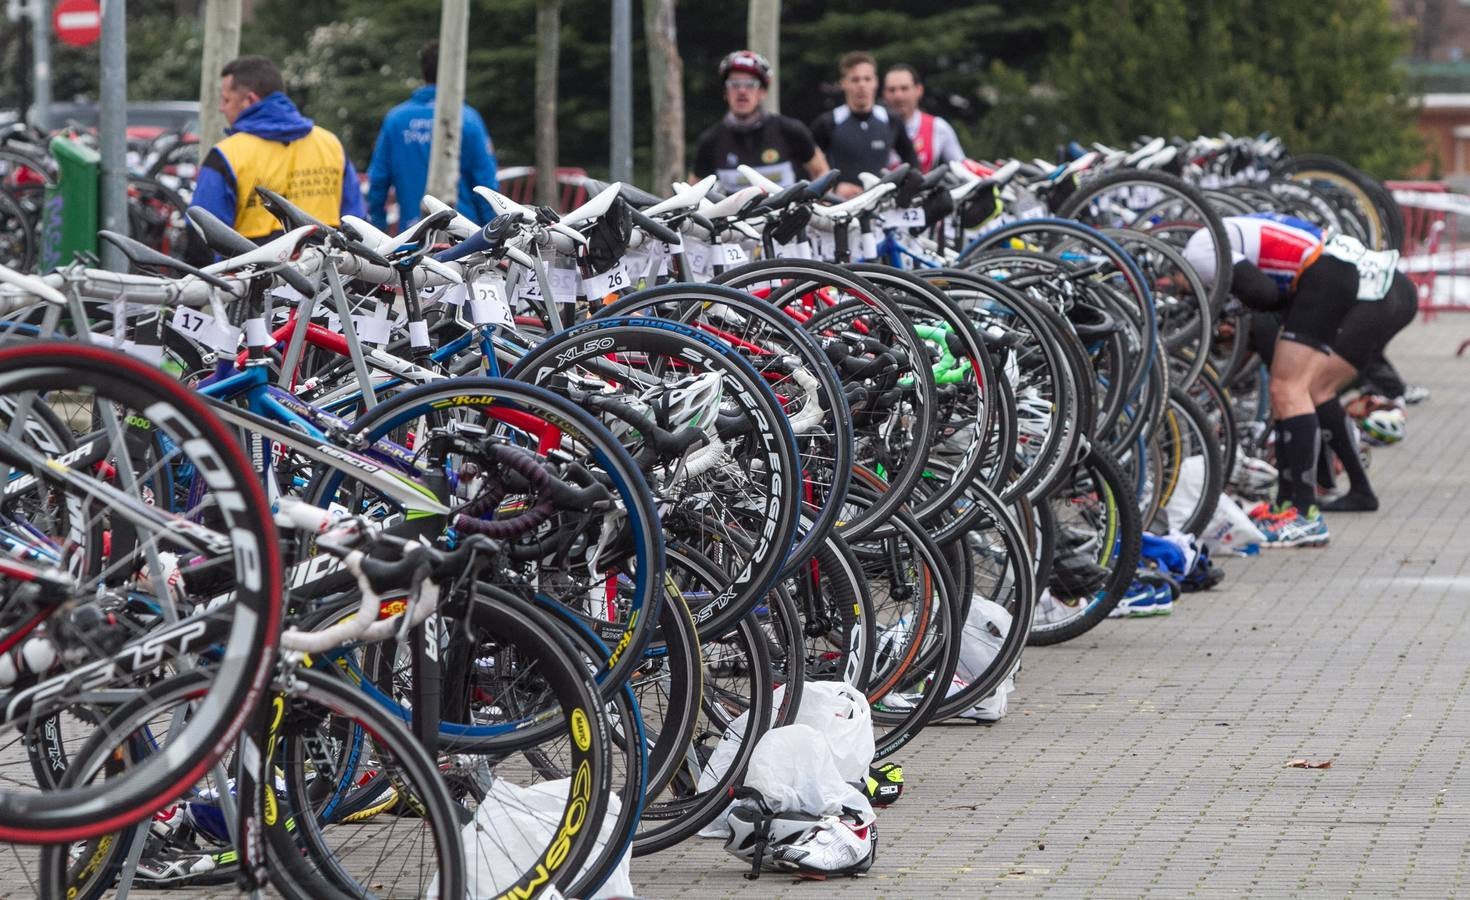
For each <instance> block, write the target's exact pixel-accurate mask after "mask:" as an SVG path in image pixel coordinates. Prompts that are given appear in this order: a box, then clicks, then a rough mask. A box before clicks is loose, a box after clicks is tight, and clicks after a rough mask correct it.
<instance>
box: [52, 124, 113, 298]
mask: <svg viewBox="0 0 1470 900" xmlns="http://www.w3.org/2000/svg"><path fill="white" fill-rule="evenodd" d="M51 155H52V156H54V157H56V163H57V174H56V183H55V184H48V185H46V205H45V206H44V207H43V208H42V210H41V252H40V260H41V271H42V272H49V271H51V270H52V269H54V268H56V267H57V266H64V265H66V264H67V263H69V262H71V261H72V259H73V258H74V257H75V256H76V254H78V253H91V254H93V255H95V254H96V253H97V215H98V212H97V210H98V193H99V190H100V186H101V185H100V180H101V175H102V157H101V156H99V155H98V154H97V151H96V150H93V149H91V148H90V147H84V146H82V145H81V144H78V143H76V142H75V141H70V140H67V139H66V138H62V137H58V138H52V140H51Z"/></svg>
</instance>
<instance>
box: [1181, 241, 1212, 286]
mask: <svg viewBox="0 0 1470 900" xmlns="http://www.w3.org/2000/svg"><path fill="white" fill-rule="evenodd" d="M1184 261H1185V262H1187V263H1189V267H1190V268H1191V269H1194V271H1195V274H1196V275H1198V276H1199V280H1200V281H1202V282H1204V283H1206V284H1210V283H1212V282H1213V281H1214V280H1215V269H1216V268H1217V267H1218V260H1217V259H1216V258H1215V236H1214V235H1213V234H1212V233H1211V232H1210V229H1208V228H1201V229H1199V230H1198V231H1196V232H1195V233H1194V234H1191V235H1190V236H1189V241H1188V242H1187V243H1186V244H1185V245H1184Z"/></svg>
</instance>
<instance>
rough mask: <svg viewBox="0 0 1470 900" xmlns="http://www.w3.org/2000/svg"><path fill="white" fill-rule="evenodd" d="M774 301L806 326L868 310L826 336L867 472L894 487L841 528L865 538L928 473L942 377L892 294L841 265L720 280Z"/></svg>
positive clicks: (751, 271) (743, 269) (763, 266)
mask: <svg viewBox="0 0 1470 900" xmlns="http://www.w3.org/2000/svg"><path fill="white" fill-rule="evenodd" d="M715 281H716V283H719V284H725V285H729V286H731V287H735V288H739V289H741V290H745V291H748V292H750V293H752V294H754V295H755V296H757V297H760V298H763V299H765V300H767V301H768V302H770V303H771V304H772V305H773V306H775V307H776V308H778V309H780V310H782V311H784V312H786V313H787V314H788V315H790V316H792V317H793V318H795V319H796V320H797V321H799V322H803V323H805V322H807V320H809V319H810V318H811V317H812V316H813V315H814V314H815V313H817V312H818V311H819V310H821V309H825V308H827V307H830V306H837V305H838V304H840V303H845V302H856V303H860V304H863V305H864V306H866V307H867V313H868V314H867V316H866V317H863V318H860V319H854V322H855V323H858V324H856V325H855V328H854V330H852V331H847V332H843V333H824V334H819V335H817V336H818V339H819V341H820V342H821V343H822V344H823V346H824V347H825V348H826V350H827V353H828V356H829V357H830V358H831V359H832V360H833V362H834V364H835V365H836V366H837V370H838V374H839V376H840V377H841V378H842V383H843V385H844V389H845V390H847V391H848V395H849V404H850V407H851V410H852V414H853V417H854V420H855V421H854V425H855V432H854V438H855V440H856V442H857V444H856V451H855V454H854V459H855V461H856V464H857V465H859V466H863V467H866V468H868V469H871V470H873V471H876V472H880V473H882V474H883V476H884V477H885V478H887V479H888V480H889V483H890V484H892V485H893V488H894V490H893V493H892V495H891V496H885V497H884V498H881V499H880V500H879V502H878V504H877V505H875V506H873V507H871V508H870V509H869V510H868V511H867V512H866V514H865V515H867V516H870V517H871V519H872V521H871V522H869V521H867V520H865V519H859V520H846V521H844V522H842V523H841V525H839V528H840V530H841V531H842V533H843V535H844V536H846V537H849V538H852V537H859V536H861V535H862V534H863V533H864V532H866V531H868V530H871V529H872V528H875V527H877V526H878V525H879V524H881V523H882V522H883V520H884V519H885V518H886V516H887V515H888V513H889V512H890V511H891V510H892V509H893V508H894V507H896V506H897V505H898V504H899V503H900V502H901V501H902V499H903V498H905V497H907V495H908V491H909V489H910V488H912V487H913V484H914V482H915V481H917V480H918V478H919V477H920V476H921V474H922V470H923V466H922V464H921V461H922V460H925V459H927V458H928V456H929V449H930V446H931V444H932V442H933V440H934V429H935V421H936V418H935V417H936V400H937V398H936V388H935V384H934V373H933V370H932V368H931V366H930V365H928V360H929V353H928V350H927V349H926V347H925V345H924V343H923V341H922V340H921V339H920V338H919V335H918V332H917V331H916V330H915V329H914V326H913V323H912V322H910V321H909V317H908V315H907V314H906V313H905V312H904V311H903V310H902V309H901V308H899V307H898V305H897V304H895V303H894V302H893V301H892V299H891V298H889V296H888V295H887V293H886V292H885V291H883V290H882V289H881V288H879V287H878V286H877V285H874V284H873V283H872V282H870V281H868V280H867V279H866V278H863V277H862V276H861V275H858V274H856V273H855V272H852V271H849V270H847V269H845V268H843V267H841V266H835V265H831V264H829V263H820V262H814V261H811V260H770V261H763V262H753V263H748V264H746V265H743V266H739V267H737V268H734V269H731V270H730V271H728V272H725V273H724V274H722V275H720V276H719V277H718V278H716V279H715Z"/></svg>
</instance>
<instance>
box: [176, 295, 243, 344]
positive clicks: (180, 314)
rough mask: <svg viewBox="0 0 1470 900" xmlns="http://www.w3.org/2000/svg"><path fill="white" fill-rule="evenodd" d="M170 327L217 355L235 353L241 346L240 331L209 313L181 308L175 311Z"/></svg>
mask: <svg viewBox="0 0 1470 900" xmlns="http://www.w3.org/2000/svg"><path fill="white" fill-rule="evenodd" d="M168 327H170V328H172V329H173V330H174V331H177V332H178V333H179V334H184V335H188V336H189V337H191V338H193V339H194V340H196V341H198V342H199V343H201V344H203V345H204V346H206V347H208V348H209V349H211V350H213V351H215V352H216V353H234V352H235V350H236V349H237V348H239V346H240V329H238V328H236V327H235V326H233V325H231V324H230V323H229V322H228V321H226V320H223V319H216V318H215V317H214V316H212V315H210V314H209V313H207V312H205V311H203V310H199V309H190V308H188V307H186V306H180V307H179V308H178V309H175V310H174V314H173V316H172V317H171V318H170V319H169V321H168Z"/></svg>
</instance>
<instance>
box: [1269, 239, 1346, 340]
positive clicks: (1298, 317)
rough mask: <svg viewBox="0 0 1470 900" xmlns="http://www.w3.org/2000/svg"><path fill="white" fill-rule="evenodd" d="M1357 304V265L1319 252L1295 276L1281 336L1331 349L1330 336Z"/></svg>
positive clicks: (1334, 335)
mask: <svg viewBox="0 0 1470 900" xmlns="http://www.w3.org/2000/svg"><path fill="white" fill-rule="evenodd" d="M1357 305H1358V267H1357V266H1355V265H1353V264H1352V263H1350V262H1345V261H1343V260H1340V259H1338V258H1337V257H1335V256H1325V255H1324V256H1321V257H1319V258H1318V259H1317V261H1316V262H1314V263H1312V264H1311V265H1310V266H1308V267H1307V268H1306V269H1305V270H1304V271H1303V272H1302V274H1301V276H1300V277H1299V278H1298V280H1297V286H1296V294H1295V295H1294V296H1293V297H1292V298H1291V306H1290V307H1289V308H1288V309H1287V310H1286V321H1285V322H1283V323H1282V331H1281V337H1282V338H1284V339H1285V340H1288V341H1295V342H1296V343H1298V344H1306V345H1307V346H1308V347H1312V348H1314V349H1317V350H1320V351H1322V352H1323V353H1331V352H1332V341H1333V338H1335V337H1337V330H1338V328H1340V327H1341V326H1342V322H1343V320H1344V319H1346V318H1347V315H1348V313H1349V312H1351V311H1352V309H1353V307H1355V306H1357Z"/></svg>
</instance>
